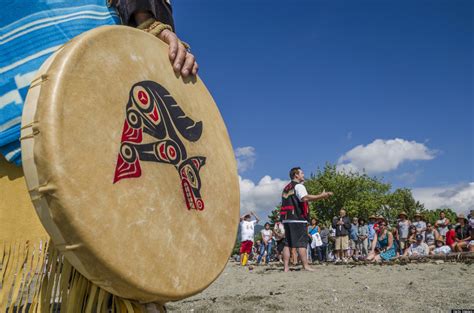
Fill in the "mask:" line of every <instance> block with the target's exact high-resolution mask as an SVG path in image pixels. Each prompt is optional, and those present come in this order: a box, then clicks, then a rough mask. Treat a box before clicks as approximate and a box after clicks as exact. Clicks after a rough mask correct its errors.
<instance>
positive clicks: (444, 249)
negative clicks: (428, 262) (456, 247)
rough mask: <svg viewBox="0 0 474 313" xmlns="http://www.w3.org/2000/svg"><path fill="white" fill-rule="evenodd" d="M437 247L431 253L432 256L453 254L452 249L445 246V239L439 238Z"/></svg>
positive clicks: (436, 242) (436, 243)
mask: <svg viewBox="0 0 474 313" xmlns="http://www.w3.org/2000/svg"><path fill="white" fill-rule="evenodd" d="M435 245H436V247H435V248H434V249H433V251H431V254H432V255H440V254H449V253H451V247H450V246H448V245H445V244H444V240H443V237H439V238H437V239H436V240H435Z"/></svg>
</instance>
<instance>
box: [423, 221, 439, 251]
mask: <svg viewBox="0 0 474 313" xmlns="http://www.w3.org/2000/svg"><path fill="white" fill-rule="evenodd" d="M438 237H439V233H438V231H437V230H436V229H434V227H433V225H431V223H426V231H425V242H426V244H427V245H428V247H429V248H430V251H431V250H433V249H434V248H436V245H435V239H436V238H438Z"/></svg>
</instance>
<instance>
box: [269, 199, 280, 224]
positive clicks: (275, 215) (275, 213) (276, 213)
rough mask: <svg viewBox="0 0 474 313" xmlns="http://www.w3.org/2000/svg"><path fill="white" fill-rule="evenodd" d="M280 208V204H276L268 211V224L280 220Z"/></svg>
mask: <svg viewBox="0 0 474 313" xmlns="http://www.w3.org/2000/svg"><path fill="white" fill-rule="evenodd" d="M280 209H281V204H279V205H277V206H276V207H275V208H274V209H273V210H272V211H271V212H270V215H268V220H269V221H270V224H272V225H275V223H276V222H278V221H279V220H280Z"/></svg>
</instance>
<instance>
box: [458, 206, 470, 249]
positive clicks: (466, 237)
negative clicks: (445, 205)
mask: <svg viewBox="0 0 474 313" xmlns="http://www.w3.org/2000/svg"><path fill="white" fill-rule="evenodd" d="M457 220H458V225H457V226H456V228H455V229H454V231H455V232H456V238H455V241H456V245H455V246H454V251H457V252H462V251H463V250H464V249H465V250H467V249H468V248H467V245H468V244H469V242H470V241H471V226H469V224H467V223H468V221H467V218H465V217H464V214H462V213H461V214H458V217H457Z"/></svg>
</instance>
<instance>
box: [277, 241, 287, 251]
mask: <svg viewBox="0 0 474 313" xmlns="http://www.w3.org/2000/svg"><path fill="white" fill-rule="evenodd" d="M284 247H285V239H282V240H278V241H277V248H276V249H277V251H278V253H282V251H283V248H284Z"/></svg>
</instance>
